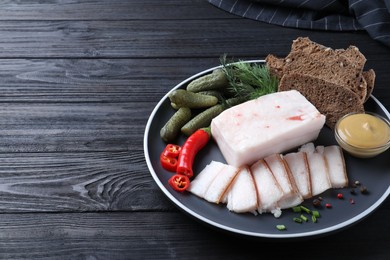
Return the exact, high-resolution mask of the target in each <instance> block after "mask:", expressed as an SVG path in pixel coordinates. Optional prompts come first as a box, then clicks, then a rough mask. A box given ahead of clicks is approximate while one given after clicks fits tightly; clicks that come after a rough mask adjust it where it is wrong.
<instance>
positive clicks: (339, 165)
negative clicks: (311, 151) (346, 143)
mask: <svg viewBox="0 0 390 260" xmlns="http://www.w3.org/2000/svg"><path fill="white" fill-rule="evenodd" d="M316 150H317V151H318V152H320V153H323V154H324V156H325V159H326V162H327V165H328V173H329V179H330V183H331V185H332V188H344V187H347V186H348V176H347V170H346V167H345V160H344V155H343V151H342V149H341V147H340V146H338V145H330V146H317V147H316Z"/></svg>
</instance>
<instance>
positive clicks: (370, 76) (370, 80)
mask: <svg viewBox="0 0 390 260" xmlns="http://www.w3.org/2000/svg"><path fill="white" fill-rule="evenodd" d="M362 74H363V78H364V79H365V80H366V82H367V94H366V99H365V100H364V102H366V101H367V99H368V98H369V97H370V95H371V94H372V91H373V90H374V85H375V78H376V74H375V71H374V70H373V69H369V70H367V71H363V72H362Z"/></svg>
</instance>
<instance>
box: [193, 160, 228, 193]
mask: <svg viewBox="0 0 390 260" xmlns="http://www.w3.org/2000/svg"><path fill="white" fill-rule="evenodd" d="M224 167H225V164H223V163H221V162H217V161H211V162H210V163H209V164H208V165H206V167H205V168H203V170H202V171H201V172H200V173H199V174H198V175H197V176H196V177H195V178H194V179H193V180H192V181H191V184H190V187H189V188H188V191H189V192H191V193H193V194H195V195H196V196H198V197H201V198H204V196H205V194H206V191H207V190H208V188H209V187H210V185H211V183H212V182H213V180H214V179H215V178H216V177H217V175H218V174H219V172H220V171H222V169H223V168H224Z"/></svg>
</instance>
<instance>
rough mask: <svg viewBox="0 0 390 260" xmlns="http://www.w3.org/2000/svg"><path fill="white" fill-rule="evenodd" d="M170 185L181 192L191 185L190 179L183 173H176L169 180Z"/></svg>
mask: <svg viewBox="0 0 390 260" xmlns="http://www.w3.org/2000/svg"><path fill="white" fill-rule="evenodd" d="M168 183H169V185H171V187H172V188H173V189H174V190H176V191H179V192H183V191H185V190H186V189H187V188H188V187H189V186H190V179H189V178H188V177H187V176H185V175H181V174H175V175H173V176H172V177H171V178H170V179H169V180H168Z"/></svg>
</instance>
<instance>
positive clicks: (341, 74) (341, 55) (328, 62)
mask: <svg viewBox="0 0 390 260" xmlns="http://www.w3.org/2000/svg"><path fill="white" fill-rule="evenodd" d="M354 55H355V56H357V57H358V60H355V59H352V57H353V56H354ZM364 60H365V58H363V57H362V56H361V55H359V51H358V49H357V48H356V49H355V48H353V47H350V48H348V51H345V50H338V51H336V50H333V49H332V48H329V47H325V46H323V45H321V44H318V43H316V42H313V41H311V40H310V39H309V38H307V37H298V38H297V39H296V40H294V41H293V43H292V46H291V52H290V53H289V54H288V55H287V57H286V58H285V65H284V66H283V74H289V73H301V74H305V75H309V76H313V77H316V78H319V79H323V80H325V81H329V82H331V83H334V84H336V85H339V86H343V87H347V88H349V89H350V90H352V91H353V92H355V93H356V94H358V96H359V97H360V100H361V102H362V103H363V102H364V100H365V98H366V93H367V83H366V82H365V80H364V79H363V78H362V71H363V66H364V63H365V61H364ZM363 61H364V62H363ZM362 65H363V66H362Z"/></svg>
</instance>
